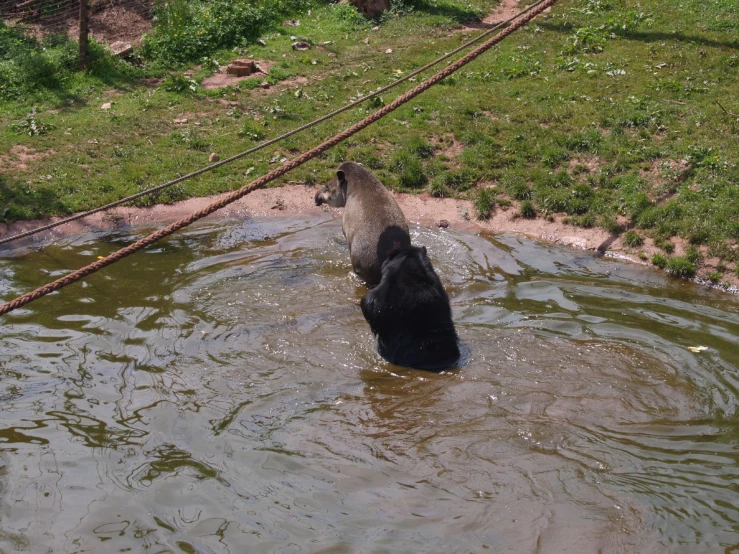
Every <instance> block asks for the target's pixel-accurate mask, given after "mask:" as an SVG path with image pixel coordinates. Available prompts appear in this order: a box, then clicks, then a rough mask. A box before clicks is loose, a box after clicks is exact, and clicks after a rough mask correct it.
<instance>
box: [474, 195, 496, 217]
mask: <svg viewBox="0 0 739 554" xmlns="http://www.w3.org/2000/svg"><path fill="white" fill-rule="evenodd" d="M474 204H475V216H476V217H477V219H479V220H486V219H489V218H490V210H492V209H493V206H495V192H493V191H492V190H491V189H489V188H481V189H477V192H476V193H475V201H474Z"/></svg>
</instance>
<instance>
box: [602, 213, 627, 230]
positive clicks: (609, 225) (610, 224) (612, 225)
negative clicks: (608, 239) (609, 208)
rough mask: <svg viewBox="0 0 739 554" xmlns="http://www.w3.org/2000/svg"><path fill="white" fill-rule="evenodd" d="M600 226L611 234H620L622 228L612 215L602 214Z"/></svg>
mask: <svg viewBox="0 0 739 554" xmlns="http://www.w3.org/2000/svg"><path fill="white" fill-rule="evenodd" d="M600 226H601V227H602V228H603V229H605V230H606V231H608V232H609V233H611V234H612V235H620V234H621V233H622V232H623V230H624V229H623V227H621V225H619V223H618V222H617V221H616V218H615V217H613V216H612V215H604V216H602V217H601V219H600Z"/></svg>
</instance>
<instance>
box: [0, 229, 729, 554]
mask: <svg viewBox="0 0 739 554" xmlns="http://www.w3.org/2000/svg"><path fill="white" fill-rule="evenodd" d="M413 233H414V241H415V242H416V243H419V244H424V245H426V246H428V248H429V252H430V254H431V256H432V259H433V260H434V263H435V265H436V268H437V270H438V271H439V273H440V275H441V277H442V280H443V281H444V283H445V285H446V286H447V288H448V291H449V293H450V296H451V298H452V308H453V311H454V317H455V320H456V323H457V328H458V331H459V334H460V336H461V338H462V340H463V341H464V343H465V345H466V348H467V349H468V355H467V357H468V361H467V363H466V365H465V366H464V367H463V368H462V369H461V370H458V371H453V372H449V373H445V374H440V375H434V374H429V373H423V372H419V371H413V370H406V369H402V368H397V367H391V366H389V365H388V364H386V363H385V362H384V361H382V360H381V359H380V358H379V357H378V356H377V354H376V352H375V343H374V340H373V338H372V336H371V335H370V333H369V329H368V326H367V324H366V323H365V321H364V319H363V317H362V314H361V312H360V310H359V308H358V306H357V304H358V301H359V299H360V298H361V296H362V294H363V292H364V290H363V288H362V286H361V285H360V284H359V282H358V281H357V280H356V279H355V278H354V277H352V276H351V275H350V265H349V257H348V253H347V250H346V246H345V245H344V243H343V239H342V238H341V229H340V223H339V222H338V221H336V220H330V219H328V217H324V218H321V217H313V216H311V217H303V218H291V219H271V220H253V221H230V222H223V221H220V222H216V223H209V224H205V225H202V226H200V227H198V228H195V229H192V230H189V231H187V232H185V233H181V234H180V235H179V236H176V237H174V238H172V239H170V240H167V241H166V242H164V243H162V244H161V245H160V246H159V247H157V248H152V249H150V250H148V251H147V252H146V253H143V254H138V255H136V256H134V257H131V258H128V259H126V260H124V261H122V262H121V263H119V264H117V265H116V266H115V268H112V269H108V270H106V271H105V272H103V273H100V274H98V275H96V276H93V277H92V278H90V279H88V281H87V282H86V283H85V284H84V285H83V286H80V285H74V286H72V287H69V288H67V289H65V290H64V291H63V292H62V293H61V294H56V295H53V296H52V297H48V298H46V299H42V300H40V301H38V302H36V303H34V304H32V305H30V306H29V307H28V309H27V310H24V311H19V312H15V313H14V314H12V315H9V316H6V317H4V318H2V320H0V376H1V377H0V406H1V407H2V410H1V411H0V479H1V481H0V496H1V497H0V549H2V550H3V551H5V552H14V551H22V550H23V551H29V552H152V553H154V552H157V553H161V552H217V553H227V552H228V553H244V552H258V553H262V552H270V553H271V552H275V553H283V554H286V553H294V552H301V553H308V552H325V553H328V552H331V553H342V552H373V553H374V552H378V553H379V552H496V553H497V552H515V553H518V552H542V553H548V552H567V553H568V554H569V553H575V552H597V551H600V552H640V553H645V552H685V553H693V552H720V553H724V552H727V553H728V552H735V551H737V550H739V409H738V401H737V398H738V396H739V346H738V345H737V344H738V342H739V339H738V336H739V302H738V301H737V299H736V298H732V297H729V296H726V295H723V294H718V293H714V292H712V291H708V290H704V289H700V288H698V287H696V286H694V285H692V284H690V283H685V282H680V281H674V280H670V279H668V278H666V277H664V276H662V275H660V274H658V273H656V272H653V271H651V270H649V269H647V268H641V267H637V266H633V265H623V264H620V263H618V262H613V261H608V260H602V259H601V260H597V259H593V258H592V257H590V256H588V255H587V254H584V253H581V252H575V251H571V250H566V249H560V248H557V247H552V246H547V245H541V244H537V243H535V242H533V241H530V240H527V239H524V238H521V237H517V236H498V237H487V236H474V235H471V234H465V233H460V232H451V231H439V230H436V229H426V228H416V229H415V230H414V231H413ZM131 238H133V237H132V236H127V235H118V236H113V237H95V236H89V235H88V236H86V237H83V238H80V239H76V241H74V240H71V239H67V240H66V241H64V240H61V241H57V242H55V243H54V244H52V245H49V246H48V247H47V248H45V249H44V250H43V251H36V250H31V249H29V250H26V251H24V252H22V253H21V254H20V255H15V256H13V257H10V256H8V254H7V252H5V254H4V255H3V257H2V258H1V259H0V271H1V274H2V277H1V278H0V296H2V298H3V299H8V298H10V297H12V296H15V295H16V294H18V293H21V292H25V291H27V290H28V289H29V288H31V287H33V286H36V285H39V284H41V283H43V282H46V281H47V280H49V279H50V278H51V277H55V276H58V275H60V274H62V273H63V272H64V271H65V270H67V269H70V268H75V267H77V266H80V265H82V264H83V263H87V262H89V261H91V260H94V259H95V258H96V257H97V256H98V255H103V254H107V253H109V252H111V251H112V250H114V249H115V248H117V247H118V246H119V245H120V244H122V243H124V242H127V241H128V240H130V239H131ZM696 345H705V346H707V347H708V350H707V351H705V352H702V353H700V354H694V353H692V352H690V351H689V350H688V349H687V347H688V346H696Z"/></svg>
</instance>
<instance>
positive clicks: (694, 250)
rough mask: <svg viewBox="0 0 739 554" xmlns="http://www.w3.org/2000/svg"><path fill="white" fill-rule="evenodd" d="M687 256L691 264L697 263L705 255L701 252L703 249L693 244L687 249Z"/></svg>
mask: <svg viewBox="0 0 739 554" xmlns="http://www.w3.org/2000/svg"><path fill="white" fill-rule="evenodd" d="M685 258H686V259H687V260H688V261H689V262H690V263H691V264H694V265H697V264H699V263H700V262H701V260H702V259H703V255H702V254H701V251H700V250H698V247H696V246H693V245H691V246H688V248H687V249H686V250H685Z"/></svg>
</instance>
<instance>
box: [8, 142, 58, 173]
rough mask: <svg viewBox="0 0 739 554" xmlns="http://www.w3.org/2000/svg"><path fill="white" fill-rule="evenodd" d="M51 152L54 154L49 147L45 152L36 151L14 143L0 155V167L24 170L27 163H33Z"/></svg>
mask: <svg viewBox="0 0 739 554" xmlns="http://www.w3.org/2000/svg"><path fill="white" fill-rule="evenodd" d="M52 154H55V152H54V150H53V149H49V150H47V151H46V152H37V151H36V150H34V149H33V148H29V147H28V146H25V145H23V144H16V145H15V146H13V147H12V148H11V149H10V151H9V152H8V153H7V154H4V155H2V156H0V168H2V169H11V170H13V169H14V170H19V171H25V170H27V169H28V164H29V163H33V162H35V161H36V160H40V159H41V158H44V157H46V156H50V155H52Z"/></svg>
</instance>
